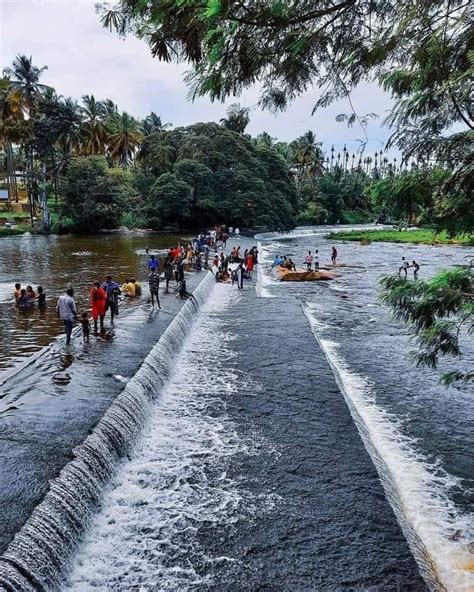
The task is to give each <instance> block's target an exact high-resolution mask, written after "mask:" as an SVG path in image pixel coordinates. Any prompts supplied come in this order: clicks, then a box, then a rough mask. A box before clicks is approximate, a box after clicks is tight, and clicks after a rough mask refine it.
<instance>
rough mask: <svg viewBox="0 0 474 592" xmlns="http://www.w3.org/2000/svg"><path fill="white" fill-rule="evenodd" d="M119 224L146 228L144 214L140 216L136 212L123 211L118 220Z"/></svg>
mask: <svg viewBox="0 0 474 592" xmlns="http://www.w3.org/2000/svg"><path fill="white" fill-rule="evenodd" d="M120 225H121V226H126V227H127V228H146V226H147V221H146V218H145V216H140V214H137V213H136V212H124V213H123V214H122V218H121V220H120Z"/></svg>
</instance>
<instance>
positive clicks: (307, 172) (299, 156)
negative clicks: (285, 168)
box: [290, 130, 324, 180]
mask: <svg viewBox="0 0 474 592" xmlns="http://www.w3.org/2000/svg"><path fill="white" fill-rule="evenodd" d="M320 146H321V142H316V136H315V134H314V133H313V132H312V131H311V130H309V131H307V132H306V133H305V134H303V135H302V136H300V137H299V138H297V139H296V140H295V141H294V142H291V145H290V147H291V151H292V154H293V162H294V165H295V166H296V168H297V169H298V171H299V175H298V176H299V177H300V180H304V179H305V178H306V177H308V176H312V175H314V174H320V173H321V171H322V168H323V162H324V155H323V153H322V150H321V148H320Z"/></svg>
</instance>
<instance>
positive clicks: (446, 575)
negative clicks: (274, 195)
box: [0, 229, 474, 592]
mask: <svg viewBox="0 0 474 592" xmlns="http://www.w3.org/2000/svg"><path fill="white" fill-rule="evenodd" d="M326 232H327V231H326V229H324V230H318V229H313V230H311V231H309V230H301V231H299V232H298V231H297V232H295V233H293V234H292V235H284V236H278V235H273V236H272V235H266V236H261V237H260V239H259V240H260V242H259V249H260V264H259V267H258V274H255V273H254V275H253V278H252V280H251V281H250V282H248V283H247V284H246V286H245V290H244V291H242V292H239V291H238V290H236V288H235V287H232V286H226V285H213V283H212V282H209V279H211V278H207V279H206V278H205V275H203V276H202V277H203V278H205V279H204V282H202V278H201V277H199V278H197V277H191V276H193V274H190V281H191V284H192V285H193V286H194V287H195V286H196V285H197V283H198V281H201V286H200V288H199V290H200V292H199V296H198V301H197V302H196V303H193V302H192V301H190V302H189V305H187V308H186V309H183V311H182V312H181V313H179V312H178V310H177V309H176V310H174V312H173V314H177V317H176V323H173V322H171V324H170V325H169V326H168V329H166V331H165V333H164V334H163V337H162V339H161V340H160V342H159V343H158V344H157V345H156V346H155V347H153V344H154V343H155V342H156V340H157V339H158V337H155V338H154V337H153V336H154V334H156V335H158V336H159V335H160V334H161V333H160V331H162V330H161V329H160V330H159V323H160V322H162V321H160V317H159V315H152V314H151V313H150V311H149V304H147V302H146V297H145V298H143V299H142V300H140V301H138V302H134V303H126V305H125V306H124V308H123V310H122V311H121V316H120V317H119V322H118V323H117V327H116V329H115V330H114V331H111V332H110V334H111V339H110V340H108V341H107V340H106V341H104V343H103V347H102V345H101V344H99V346H100V348H99V349H100V351H99V349H98V350H97V353H95V354H94V355H92V354H91V352H94V351H96V350H94V349H93V347H95V346H93V347H92V349H90V350H89V349H87V350H83V349H81V347H82V346H81V347H79V346H77V345H76V346H75V350H76V351H75V352H74V358H75V362H74V367H75V368H76V375H74V376H73V377H72V381H71V384H69V385H66V386H61V387H52V386H51V385H50V383H51V372H52V370H51V371H50V370H49V369H48V365H56V366H57V363H58V362H57V360H54V359H53V361H51V356H48V355H47V350H45V347H48V346H49V345H50V344H51V343H52V342H54V341H57V338H60V336H61V334H62V326H61V324H60V323H59V322H58V321H57V320H56V318H55V314H54V311H53V306H52V304H53V303H54V301H55V298H56V297H57V296H58V295H59V294H60V293H61V292H62V291H63V290H64V289H65V287H67V286H68V285H70V284H71V283H73V284H74V286H75V287H76V289H77V296H78V298H77V299H78V303H79V307H81V308H82V307H86V306H88V301H87V291H88V287H89V286H90V283H91V280H93V279H95V278H96V277H100V278H101V277H103V276H104V275H105V274H106V273H112V274H113V275H115V276H116V277H117V278H120V279H124V278H125V277H129V276H132V275H133V276H135V277H137V278H138V279H140V280H144V277H145V266H144V263H145V261H146V252H145V248H146V247H147V246H149V247H150V248H151V251H152V252H159V251H160V250H162V249H164V248H165V247H167V246H169V245H170V244H173V243H174V242H175V241H176V239H177V238H178V237H176V236H160V235H104V236H101V237H93V238H90V237H69V236H68V237H32V236H24V237H14V238H9V239H3V240H2V243H1V247H2V248H1V251H0V312H1V316H2V319H3V325H2V326H1V328H0V372H1V371H2V370H3V376H4V377H8V375H9V374H11V373H12V372H16V371H17V370H18V368H21V365H22V364H25V363H28V361H29V360H30V359H31V356H32V355H41V354H42V352H43V353H44V352H45V351H46V355H43V358H44V360H43V362H41V363H37V364H35V365H33V366H32V367H31V369H30V370H28V372H20V373H18V375H17V377H16V378H15V376H14V377H13V378H12V379H8V380H7V379H5V378H4V381H5V383H4V387H3V388H4V392H2V393H1V394H2V397H3V398H4V399H5V400H7V399H8V400H10V401H13V400H14V399H17V400H21V401H22V405H23V410H22V408H21V407H20V408H19V409H18V410H17V409H16V408H15V407H13V406H10V407H9V408H8V409H6V412H5V413H4V414H3V415H0V421H3V424H1V425H2V437H4V438H7V439H8V438H13V437H14V433H13V432H15V429H16V428H15V426H16V424H15V421H16V420H15V416H16V414H17V413H20V414H21V413H25V412H24V410H25V409H27V408H28V406H30V415H29V416H28V412H26V415H27V416H28V421H30V422H34V423H35V425H37V424H38V422H44V423H45V425H46V424H49V426H50V429H52V430H53V432H54V433H55V434H57V438H56V440H57V445H58V446H59V445H60V444H61V445H62V443H64V442H66V443H67V442H68V441H69V440H70V441H71V445H73V444H74V445H76V444H77V443H78V442H82V441H83V440H84V439H85V435H84V436H83V435H82V432H81V430H80V429H79V427H77V425H76V424H77V421H76V420H74V417H76V416H77V415H78V410H82V411H80V413H83V414H84V417H87V413H88V408H89V406H90V396H91V393H94V392H95V393H96V394H97V395H98V393H97V385H98V384H103V385H104V388H105V389H106V390H107V393H109V396H108V397H104V400H103V401H102V402H101V403H100V404H98V403H97V402H96V401H95V403H97V404H95V411H94V413H95V415H96V416H97V418H100V416H101V415H103V414H104V413H105V411H106V409H107V407H108V406H109V405H110V404H111V402H112V401H113V400H114V398H115V397H116V399H115V403H113V404H112V407H110V408H109V411H107V413H106V414H105V416H104V417H105V420H106V421H105V423H104V422H102V423H100V421H99V424H98V426H97V427H96V428H95V429H94V430H93V431H92V433H91V435H90V437H89V438H88V439H87V442H86V446H85V447H79V448H77V449H76V450H75V453H74V455H73V456H74V461H73V462H71V463H70V465H68V464H67V460H66V458H65V459H64V460H62V461H61V462H58V464H57V466H56V465H54V462H52V461H51V462H50V461H48V463H46V464H47V465H48V466H50V465H51V463H52V464H53V465H54V466H52V467H50V472H49V474H52V475H55V474H56V473H57V472H59V469H60V468H61V467H63V466H65V468H64V469H63V470H62V472H61V475H60V477H59V479H57V480H56V481H55V482H53V485H52V487H51V488H50V489H49V492H48V490H47V489H46V488H43V489H42V490H41V491H44V493H41V495H42V496H43V495H45V500H44V502H43V503H42V504H40V506H38V508H37V511H35V512H34V514H33V517H32V519H30V520H29V521H28V522H27V523H26V527H25V528H24V529H23V530H22V531H21V532H20V536H18V537H17V538H16V539H15V540H14V542H13V543H12V545H11V546H10V548H9V549H8V550H7V552H6V553H5V555H4V558H3V560H1V561H0V583H1V584H3V585H4V586H5V590H8V591H11V590H17V589H18V590H22V591H23V590H30V589H31V590H33V589H39V588H38V586H43V588H44V589H47V590H56V589H63V590H67V591H68V592H70V591H73V590H74V591H77V592H79V591H80V592H82V591H84V592H85V591H104V592H105V591H108V590H117V591H126V590H127V591H128V590H140V591H147V592H148V591H150V592H151V591H152V590H202V591H204V590H216V591H217V590H219V591H222V590H229V591H231V590H232V591H234V590H237V591H240V590H301V591H303V590H318V591H328V592H330V591H335V590H370V591H374V592H375V591H376V590H377V591H378V590H384V591H385V590H388V591H392V590H393V591H399V590H409V591H413V592H418V591H420V592H421V591H422V590H426V589H427V587H428V588H430V589H432V590H453V591H454V590H455V591H456V592H457V591H458V590H460V591H461V590H466V591H467V590H469V589H471V586H472V584H473V581H472V574H473V558H474V544H473V541H474V534H473V530H472V511H473V502H474V499H473V487H474V479H473V477H474V462H473V456H472V425H473V421H472V420H473V419H474V416H473V411H472V391H471V390H469V389H468V388H467V387H456V388H451V389H449V390H446V389H445V388H444V387H443V386H441V385H440V384H439V383H438V375H437V373H436V372H434V371H431V370H427V369H422V368H416V367H415V366H414V365H413V363H412V360H411V358H410V355H409V351H410V347H411V346H410V343H409V340H408V336H407V334H406V331H405V329H404V328H403V327H402V326H401V325H400V324H399V323H397V322H395V321H393V320H392V319H391V317H390V314H389V311H388V310H387V309H386V308H385V307H384V306H382V305H381V304H380V302H379V301H378V287H377V281H378V278H379V277H380V276H381V275H384V274H386V273H393V272H394V270H397V269H398V266H399V263H400V259H401V257H402V255H404V256H406V257H407V258H409V259H410V260H412V259H415V260H417V261H418V262H419V263H420V264H421V270H420V275H421V277H429V276H430V275H432V274H434V273H435V272H436V271H437V270H438V269H441V268H443V267H447V266H451V265H455V264H463V263H465V262H466V257H468V256H470V255H471V254H472V250H470V249H465V248H460V247H427V246H413V245H392V244H390V245H389V244H380V243H379V244H371V245H367V246H362V245H360V244H358V243H337V247H338V250H339V256H340V260H341V261H343V262H345V263H347V264H350V265H353V266H354V267H351V268H344V269H341V270H339V273H338V277H337V278H336V279H335V280H334V281H332V282H328V283H313V284H290V283H280V282H278V281H277V280H276V279H275V277H274V275H273V272H272V271H271V269H270V265H271V262H272V260H273V258H274V256H275V255H276V254H286V255H288V256H291V257H292V258H293V260H294V261H295V262H296V263H297V264H298V265H300V264H301V263H302V262H303V259H304V255H305V253H306V251H307V250H308V249H311V250H313V251H314V249H319V250H320V254H321V261H322V263H326V262H327V261H326V260H327V259H329V253H330V246H331V244H333V243H331V242H329V241H328V240H326V239H325V238H324V235H325V233H326ZM253 242H255V241H252V243H250V242H249V243H248V244H249V245H250V244H253ZM242 244H243V245H244V246H245V245H246V244H247V243H246V241H245V239H242ZM194 275H196V274H194ZM16 281H19V282H22V284H26V283H31V284H33V285H34V286H35V287H36V285H38V284H42V285H43V286H44V287H45V290H46V292H47V295H48V301H49V308H48V309H47V311H46V313H40V312H39V311H37V310H33V311H31V312H30V313H28V314H27V315H26V316H23V315H22V314H21V313H20V312H19V311H18V310H17V309H16V308H15V307H14V304H13V302H12V299H11V290H12V284H14V283H15V282H16ZM193 282H194V283H193ZM172 300H173V303H172V302H171V300H168V303H167V305H168V306H169V307H172V304H173V305H174V301H175V299H174V298H173V299H172ZM169 311H170V312H171V308H169ZM160 314H161V313H160ZM163 318H165V317H164V316H163V315H162V316H161V319H163ZM167 322H168V321H167ZM160 344H161V345H160ZM127 347H128V351H127ZM463 348H464V351H465V358H464V360H463V361H461V364H466V365H467V364H469V363H470V362H472V360H473V359H474V347H473V344H472V343H469V342H468V341H467V340H466V341H465V342H463ZM56 349H57V351H56V350H55V352H56V353H55V355H56V354H57V356H61V355H63V354H61V352H62V347H58V348H56ZM150 349H151V352H150ZM149 352H150V353H149ZM147 354H148V357H147ZM52 358H54V355H53V356H52ZM94 358H95V361H94ZM145 358H146V359H145ZM143 359H145V363H144V364H143V365H142V367H141V368H140V369H139V370H138V372H137V367H138V365H139V363H141V362H139V360H143ZM104 360H109V362H110V363H109V364H105V366H104ZM106 366H108V367H106ZM442 369H443V368H441V370H442ZM119 371H120V372H121V373H123V375H124V376H123V377H120V376H118V373H119ZM109 374H113V375H114V378H110V379H109V378H107V376H108V375H109ZM132 376H133V378H132ZM122 378H123V382H124V384H126V386H125V389H124V390H123V391H122V387H123V385H120V382H119V380H121V379H122ZM118 379H119V380H118ZM0 380H2V374H1V373H0ZM107 381H108V382H107ZM38 385H41V386H40V388H39V389H38ZM38 391H39V392H38ZM68 391H70V392H69V394H68ZM121 391H122V392H121ZM66 395H67V396H69V399H70V401H69V403H68V402H67V397H66ZM94 396H95V395H94ZM72 399H74V401H72ZM45 409H47V412H45ZM41 410H42V411H41ZM55 410H56V411H55ZM59 411H60V412H59ZM55 415H57V417H56V420H55ZM73 416H74V417H73ZM19 417H21V415H20V416H19ZM73 420H74V421H73ZM55 421H56V423H55ZM68 422H69V424H70V426H71V428H70V430H71V429H72V425H73V424H74V422H76V423H75V424H74V425H76V428H75V429H76V432H77V433H76V432H74V430H72V432H71V433H76V437H75V440H74V439H73V437H72V435H70V434H68V433H67V430H68ZM79 423H80V422H79ZM95 423H96V420H94V424H95ZM63 424H64V425H65V426H66V427H65V430H63V431H62V427H61V426H63ZM30 425H33V424H30ZM63 432H64V433H63ZM44 433H45V434H46V433H48V436H47V437H48V438H50V437H51V440H53V439H54V437H52V436H51V435H50V433H49V432H47V431H46V428H45V432H44ZM17 437H25V439H26V440H28V435H27V432H25V434H24V435H23V436H21V435H20V434H19V435H18V436H17ZM128 440H130V441H128ZM40 447H41V450H42V452H41V454H42V457H44V455H46V456H47V455H48V454H50V455H51V456H53V452H52V451H48V448H47V447H46V448H45V447H44V442H41V446H38V448H40ZM65 447H66V448H67V446H65ZM33 449H34V447H33ZM3 450H4V453H8V445H7V446H4V447H3ZM51 450H52V449H51ZM65 454H66V453H65ZM67 454H69V453H67ZM117 456H118V457H119V458H117ZM21 458H22V459H23V460H22V461H21V464H20V465H19V471H18V473H19V474H18V478H19V479H20V480H21V479H23V480H28V479H29V478H31V475H33V476H34V478H35V479H41V475H40V477H38V475H37V472H35V470H36V469H35V468H34V467H33V468H31V469H30V467H29V465H28V463H27V462H26V461H25V460H24V459H25V457H24V456H23V457H21ZM43 460H44V459H42V462H43ZM34 462H36V461H34ZM22 470H23V474H22ZM55 472H56V473H55ZM3 501H5V500H3ZM7 501H8V500H7ZM58 517H60V518H61V519H60V520H58ZM22 520H24V519H23V518H22ZM19 524H21V521H19ZM84 533H85V534H84ZM32 541H33V542H34V545H32ZM36 545H37V546H36ZM414 558H415V560H416V561H415V560H414ZM63 564H64V565H63ZM2 570H3V571H2ZM422 576H423V577H422ZM9 586H10V587H9ZM15 586H17V587H15ZM22 586H23V587H22Z"/></svg>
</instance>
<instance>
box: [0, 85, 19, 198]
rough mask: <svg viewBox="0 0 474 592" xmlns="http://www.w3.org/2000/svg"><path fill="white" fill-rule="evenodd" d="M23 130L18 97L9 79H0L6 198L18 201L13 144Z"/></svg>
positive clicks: (0, 142) (0, 145)
mask: <svg viewBox="0 0 474 592" xmlns="http://www.w3.org/2000/svg"><path fill="white" fill-rule="evenodd" d="M24 131H25V121H24V117H23V112H22V109H21V104H20V100H19V98H18V97H13V96H12V95H11V93H10V80H9V79H8V78H7V77H3V78H2V79H1V80H0V149H2V150H3V151H4V152H5V160H6V170H7V186H8V199H9V200H12V199H15V201H18V187H17V183H16V175H15V160H14V151H13V144H18V143H19V142H20V141H21V139H22V137H23V133H24Z"/></svg>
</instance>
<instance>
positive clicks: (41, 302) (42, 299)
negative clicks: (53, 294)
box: [36, 286, 46, 310]
mask: <svg viewBox="0 0 474 592" xmlns="http://www.w3.org/2000/svg"><path fill="white" fill-rule="evenodd" d="M37 292H38V295H37V297H36V298H37V300H38V308H39V309H40V310H44V309H45V308H46V294H45V292H44V290H43V286H38V288H37Z"/></svg>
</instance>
